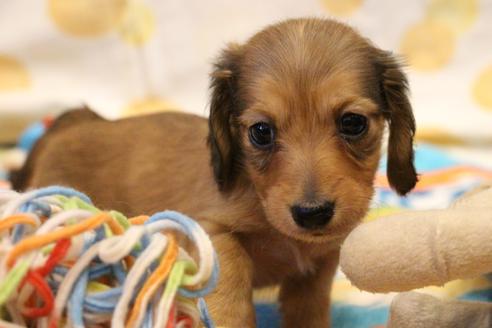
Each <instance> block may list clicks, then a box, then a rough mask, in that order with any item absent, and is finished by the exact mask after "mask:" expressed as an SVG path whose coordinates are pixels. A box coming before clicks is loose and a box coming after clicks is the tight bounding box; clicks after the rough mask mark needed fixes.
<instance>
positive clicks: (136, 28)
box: [0, 0, 492, 144]
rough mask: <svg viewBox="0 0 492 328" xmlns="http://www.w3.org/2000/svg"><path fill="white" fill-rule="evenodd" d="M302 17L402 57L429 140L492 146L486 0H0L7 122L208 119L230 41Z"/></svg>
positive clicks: (1, 105) (2, 108)
mask: <svg viewBox="0 0 492 328" xmlns="http://www.w3.org/2000/svg"><path fill="white" fill-rule="evenodd" d="M299 16H321V17H334V18H337V19H339V20H342V21H344V22H347V23H349V24H351V25H352V26H354V27H355V28H356V29H358V30H359V31H360V32H361V33H362V34H364V35H365V36H367V37H368V38H370V39H371V40H373V41H374V43H375V44H376V45H378V46H379V47H381V48H384V49H389V50H392V51H394V52H395V53H397V54H399V55H401V56H402V58H403V59H404V60H405V62H406V63H407V64H408V67H407V71H408V74H409V78H410V83H411V89H412V103H413V104H414V109H415V114H416V118H417V121H418V127H419V131H420V132H418V136H419V137H421V138H422V139H425V140H431V141H436V140H441V141H443V142H447V143H456V142H458V143H469V142H474V141H476V140H481V141H483V140H485V141H486V142H487V143H490V144H492V128H491V127H492V41H491V40H492V28H491V25H490V22H491V21H492V2H491V1H486V0H481V1H480V0H420V1H404V0H306V1H302V2H299V1H295V0H288V1H285V0H271V1H263V0H249V1H230V2H224V1H220V0H210V1H206V2H204V1H199V0H189V1H181V0H169V1H160V0H71V1H65V0H40V1H31V0H16V1H3V2H1V3H0V122H2V121H3V122H5V117H7V116H6V115H10V116H8V117H12V115H19V116H22V115H24V114H25V113H26V112H28V113H39V115H38V116H41V115H44V114H46V112H47V111H49V112H51V113H52V112H59V111H61V110H63V109H65V108H66V107H68V106H75V105H79V104H80V103H86V104H88V105H90V106H91V107H93V108H95V109H96V110H97V111H99V112H100V113H101V114H103V115H105V116H106V117H108V118H117V117H121V116H130V115H139V114H143V113H150V112H155V111H162V110H184V111H189V112H194V113H197V114H201V115H206V114H207V106H208V73H209V72H210V69H211V63H212V61H213V58H214V57H215V56H216V55H217V54H218V53H219V50H220V49H221V48H222V47H223V46H224V45H225V43H226V42H229V41H238V42H241V41H244V40H245V39H246V38H247V37H248V36H250V35H252V34H253V33H254V32H255V31H257V30H258V29H260V28H262V27H263V26H265V25H267V24H270V23H272V22H275V21H278V20H281V19H285V18H290V17H299ZM6 113H7V114H6ZM7 130H8V126H6V123H0V131H7ZM1 140H3V139H2V132H0V141H1Z"/></svg>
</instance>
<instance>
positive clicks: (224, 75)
mask: <svg viewBox="0 0 492 328" xmlns="http://www.w3.org/2000/svg"><path fill="white" fill-rule="evenodd" d="M212 89H213V95H212V103H211V116H210V138H209V142H210V145H211V148H212V161H213V164H214V169H215V176H216V178H217V181H218V183H219V186H220V187H221V188H222V189H223V190H224V191H225V192H227V191H230V190H233V189H235V188H238V187H239V186H238V185H240V184H251V185H253V187H254V189H255V191H256V193H257V195H258V197H259V199H260V200H261V203H262V206H263V209H264V211H265V213H266V217H267V219H268V221H269V222H270V224H271V225H272V226H274V227H275V228H276V229H277V230H279V231H280V232H281V233H283V234H285V235H287V236H290V237H293V238H295V239H298V240H304V241H319V242H325V241H330V240H333V241H335V240H341V239H342V238H343V237H344V236H345V235H346V234H347V233H348V232H349V231H350V230H351V229H352V228H353V226H354V225H355V224H356V223H357V222H358V221H359V220H360V219H361V218H362V217H363V216H364V214H365V213H366V211H367V209H368V206H369V202H370V199H371V197H372V194H373V180H374V175H375V172H376V169H377V166H378V161H379V157H380V148H381V140H382V136H383V131H384V128H385V122H386V121H389V122H390V141H389V142H390V145H389V157H388V158H389V159H388V176H389V180H390V182H391V183H392V185H393V187H394V188H395V189H397V191H398V192H400V193H402V194H403V193H406V192H408V191H409V190H410V189H411V188H413V186H414V184H415V181H416V175H415V170H414V168H413V164H412V160H413V152H412V137H413V134H414V121H413V116H412V114H411V108H410V105H409V103H408V99H407V98H406V94H405V93H406V79H405V77H404V75H403V73H402V72H401V70H400V68H399V67H398V64H397V63H396V62H395V61H394V60H393V58H392V57H390V56H389V55H388V54H387V53H385V52H382V51H380V50H378V49H376V48H374V47H373V46H372V45H371V44H369V43H368V41H366V40H365V39H363V38H361V37H360V36H359V35H357V34H356V33H355V32H354V31H353V30H351V29H350V28H348V27H346V26H344V25H341V24H339V23H335V22H333V21H327V20H291V21H286V22H283V23H280V24H278V25H274V26H271V27H269V28H267V29H266V30H264V31H262V32H260V33H258V34H257V35H255V36H254V37H253V38H252V39H250V40H249V41H248V42H247V43H246V44H245V45H243V46H231V47H230V48H229V49H228V50H226V51H225V52H224V54H223V56H222V57H221V59H220V60H219V63H218V64H217V65H216V71H215V72H214V73H213V84H212Z"/></svg>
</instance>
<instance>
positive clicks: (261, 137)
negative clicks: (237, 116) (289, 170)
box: [249, 122, 274, 149]
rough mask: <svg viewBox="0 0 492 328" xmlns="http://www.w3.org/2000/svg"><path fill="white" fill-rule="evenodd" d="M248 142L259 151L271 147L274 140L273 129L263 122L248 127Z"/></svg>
mask: <svg viewBox="0 0 492 328" xmlns="http://www.w3.org/2000/svg"><path fill="white" fill-rule="evenodd" d="M249 140H250V141H251V143H252V144H253V146H255V147H257V148H260V149H267V148H269V147H271V146H272V145H273V140H274V131H273V127H272V126H270V124H268V123H265V122H259V123H256V124H254V125H252V126H250V128H249Z"/></svg>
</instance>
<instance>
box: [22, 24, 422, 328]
mask: <svg viewBox="0 0 492 328" xmlns="http://www.w3.org/2000/svg"><path fill="white" fill-rule="evenodd" d="M385 123H387V124H388V126H389V141H388V143H389V145H388V163H387V174H388V180H389V182H390V184H391V186H392V187H393V188H394V189H395V190H396V191H397V192H398V193H399V194H405V193H407V192H408V191H410V190H411V189H412V188H413V187H414V185H415V183H416V181H417V176H416V172H415V168H414V165H413V149H412V142H413V136H414V132H415V121H414V117H413V114H412V109H411V106H410V103H409V100H408V98H407V79H406V77H405V75H404V73H403V72H402V70H401V67H400V65H399V63H398V61H397V60H395V58H394V57H393V56H392V55H391V54H390V53H388V52H386V51H382V50H380V49H378V48H376V47H374V46H373V45H372V44H371V43H370V42H369V41H368V40H366V39H365V38H363V37H361V36H359V35H358V34H357V33H356V32H355V31H354V30H352V29H351V28H349V27H347V26H345V25H343V24H340V23H337V22H334V21H331V20H325V19H295V20H287V21H284V22H281V23H279V24H276V25H272V26H269V27H267V28H266V29H265V30H263V31H261V32H259V33H258V34H256V35H254V36H253V37H252V38H251V39H249V40H248V41H247V42H246V43H245V44H241V45H240V44H231V45H229V46H228V47H227V48H226V49H225V50H224V51H223V52H222V54H221V55H220V56H219V58H218V60H217V62H216V63H215V66H214V70H213V72H212V74H211V104H210V117H209V119H208V123H207V120H206V119H204V118H201V117H198V116H194V115H190V114H183V113H163V114H155V115H150V116H142V117H135V118H130V119H123V120H119V121H114V122H111V121H107V120H104V119H103V118H101V117H99V116H98V115H96V114H94V113H93V112H91V111H89V110H88V109H81V110H76V111H72V112H68V113H67V114H64V115H62V116H61V117H60V118H59V119H58V120H57V121H56V122H55V124H54V125H53V127H52V128H51V129H50V130H49V132H48V133H47V134H46V135H45V136H44V137H43V138H42V139H41V140H40V141H39V142H38V143H37V145H36V147H35V149H34V150H33V151H32V153H31V154H30V156H29V158H28V160H27V162H26V164H25V166H24V167H23V169H22V170H21V171H20V172H19V174H17V176H16V177H15V179H14V186H15V188H17V189H25V188H30V187H41V186H45V185H49V184H62V185H67V186H71V187H74V188H77V189H79V190H81V191H83V192H85V193H87V194H88V195H89V196H91V197H92V198H93V199H94V200H95V203H96V204H97V205H98V206H100V207H107V208H115V209H118V210H120V211H122V212H124V213H126V214H128V215H136V214H141V213H154V212H156V211H160V210H164V209H166V208H168V209H174V210H177V211H181V212H183V213H185V214H187V215H189V216H191V217H193V218H195V219H197V220H198V221H199V222H200V223H201V224H202V225H203V227H205V229H207V231H208V232H209V233H210V234H211V236H212V240H213V243H214V246H215V247H216V249H217V252H218V255H219V260H220V267H221V275H220V281H219V285H218V287H217V289H216V291H215V292H214V293H213V294H212V295H211V296H210V297H209V298H208V304H209V307H210V311H211V314H212V317H213V319H214V320H215V322H216V324H217V325H219V326H227V327H234V328H235V327H253V326H255V313H254V307H253V302H252V291H253V288H255V287H262V286H269V285H276V284H278V285H280V294H279V301H280V308H281V311H282V314H283V324H284V326H285V327H296V328H298V327H327V326H328V325H329V291H330V285H331V281H332V278H333V274H334V272H335V268H336V266H337V263H338V253H339V246H340V243H341V242H342V240H343V239H344V237H345V236H346V235H347V234H348V233H349V232H350V230H351V229H352V228H353V227H354V226H355V225H356V224H357V223H358V222H359V221H360V220H361V218H362V217H363V216H364V215H365V213H366V212H367V210H368V206H369V203H370V200H371V197H372V195H373V192H374V187H373V181H374V177H375V172H376V169H377V167H378V161H379V159H380V152H381V148H382V139H383V133H384V130H385V125H386V124H385Z"/></svg>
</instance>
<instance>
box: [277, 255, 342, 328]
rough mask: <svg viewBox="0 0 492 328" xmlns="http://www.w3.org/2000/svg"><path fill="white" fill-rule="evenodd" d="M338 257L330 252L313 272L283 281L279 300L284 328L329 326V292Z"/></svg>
mask: <svg viewBox="0 0 492 328" xmlns="http://www.w3.org/2000/svg"><path fill="white" fill-rule="evenodd" d="M338 255H339V251H338V250H337V251H335V252H333V253H331V254H330V256H329V257H327V258H326V260H324V261H323V263H322V264H321V265H320V266H319V267H318V269H317V270H316V271H315V272H313V273H309V274H305V275H301V274H299V275H296V276H292V277H289V278H287V279H285V280H284V281H283V282H282V284H281V286H280V295H279V301H280V310H281V312H282V315H283V317H282V323H283V324H282V326H283V327H284V328H291V327H292V328H294V327H310V328H318V327H320V328H321V327H322V328H326V327H330V290H331V284H332V281H333V276H334V274H335V270H336V267H337V264H338Z"/></svg>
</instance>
